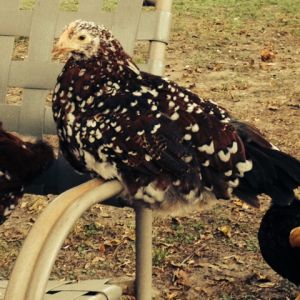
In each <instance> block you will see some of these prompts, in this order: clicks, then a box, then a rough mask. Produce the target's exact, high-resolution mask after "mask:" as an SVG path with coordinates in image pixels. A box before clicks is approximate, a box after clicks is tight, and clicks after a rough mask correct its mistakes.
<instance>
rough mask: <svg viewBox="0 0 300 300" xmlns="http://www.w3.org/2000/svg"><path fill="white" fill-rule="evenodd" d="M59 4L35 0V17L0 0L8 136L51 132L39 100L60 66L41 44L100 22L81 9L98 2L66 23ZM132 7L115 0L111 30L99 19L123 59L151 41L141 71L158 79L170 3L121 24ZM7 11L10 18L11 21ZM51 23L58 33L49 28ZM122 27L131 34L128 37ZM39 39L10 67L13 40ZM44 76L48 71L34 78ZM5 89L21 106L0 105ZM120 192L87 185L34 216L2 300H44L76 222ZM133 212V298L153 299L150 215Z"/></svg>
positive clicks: (0, 78)
mask: <svg viewBox="0 0 300 300" xmlns="http://www.w3.org/2000/svg"><path fill="white" fill-rule="evenodd" d="M1 2H2V3H1ZM4 2H5V3H4ZM58 2H59V0H55V5H56V6H55V5H54V3H53V0H40V1H39V2H38V4H36V8H35V12H31V11H24V12H17V13H16V12H15V8H16V5H17V4H18V3H19V0H10V1H9V2H8V3H7V1H6V0H0V7H1V4H2V5H4V7H5V9H4V11H0V18H2V21H3V24H7V26H0V45H1V47H0V54H1V55H0V70H3V71H2V72H1V73H0V114H1V115H2V116H3V113H5V115H4V118H3V120H2V121H3V122H4V124H6V127H8V129H10V130H13V131H17V132H20V133H25V134H31V135H35V136H38V137H41V136H42V135H43V134H53V133H55V132H56V131H55V126H54V123H53V120H52V112H51V109H50V108H49V107H45V105H44V102H43V103H41V99H45V96H46V94H47V93H48V90H49V89H51V88H52V87H53V86H54V81H55V78H56V76H57V74H58V73H59V70H60V69H61V65H60V64H54V63H53V62H51V61H49V59H48V60H45V53H46V54H47V53H48V54H49V57H50V52H51V48H52V47H51V42H50V40H48V39H51V41H53V36H55V37H57V36H58V32H59V31H58V30H59V28H61V27H62V24H63V23H69V21H71V20H74V19H77V18H85V19H89V20H94V21H97V20H98V17H99V16H98V15H97V16H96V15H95V14H94V15H93V14H92V15H91V14H90V11H89V9H88V7H89V5H91V6H94V7H96V6H98V4H99V3H102V2H103V0H86V3H87V2H88V3H89V5H87V6H84V5H83V3H82V2H83V1H81V2H80V6H79V11H78V12H76V13H72V16H71V14H68V13H67V12H59V13H58V11H57V5H58ZM136 5H140V6H141V5H142V0H121V1H119V4H118V10H117V11H116V13H115V14H114V17H113V18H114V19H113V20H114V22H115V23H113V22H112V19H111V17H109V16H108V15H107V14H106V13H105V14H104V13H103V14H102V17H103V20H106V22H108V23H109V22H112V23H110V25H112V30H113V32H114V34H115V36H116V37H117V38H119V39H120V40H121V42H122V43H123V44H124V45H125V49H126V50H127V52H129V53H132V51H133V41H134V40H135V39H136V37H137V39H140V40H150V48H149V60H148V63H147V65H143V66H141V68H142V69H143V70H146V71H148V72H150V73H153V74H156V75H162V73H163V69H164V55H165V49H166V45H167V42H168V36H169V30H170V21H171V6H172V0H157V1H156V9H155V12H149V18H143V14H146V12H144V13H142V15H141V17H140V18H138V20H136V19H135V18H131V19H130V21H129V23H128V18H126V17H125V16H123V11H124V8H125V7H126V8H127V9H128V7H129V8H131V9H133V11H137V10H136V7H135V6H136ZM12 11H14V14H15V15H14V17H12V16H11V15H10V13H11V12H12ZM53 20H55V21H56V23H57V26H53V24H52V23H51V22H53ZM12 21H14V22H12ZM154 21H155V22H154ZM40 22H43V24H44V27H43V30H40V29H39V28H38V24H39V23H40ZM137 22H139V24H140V25H141V26H140V27H138V28H139V29H138V30H137V32H136V31H135V30H134V28H137ZM45 23H46V25H45ZM104 23H105V22H104ZM151 23H155V24H156V26H154V28H151ZM30 24H31V25H30ZM114 24H117V25H118V26H114ZM109 27H110V26H109ZM128 27H129V29H131V30H128ZM148 27H149V28H148ZM160 29H163V30H160ZM128 32H129V34H128ZM41 34H43V35H44V36H45V35H46V39H47V43H43V44H42V45H39V47H38V45H36V44H34V43H33V42H31V43H30V44H29V52H28V59H27V60H26V61H24V62H11V61H10V59H11V53H12V50H13V43H14V36H16V35H25V36H30V39H32V40H33V41H37V40H38V39H39V38H40V37H41ZM149 35H150V36H151V38H150V39H149ZM41 48H42V49H41ZM33 58H34V59H33ZM43 69H46V70H47V72H45V74H43V75H45V76H43V77H41V76H40V74H41V70H43ZM26 74H29V75H28V76H26ZM7 86H18V87H22V88H24V93H23V103H22V105H17V106H14V105H11V104H7V103H6V102H5V94H6V88H7ZM28 116H30V117H33V118H32V120H31V118H29V119H28ZM122 189H123V187H122V185H121V184H120V182H118V181H115V180H114V181H110V182H104V183H103V182H102V181H101V180H98V179H94V180H90V181H88V182H85V183H82V184H81V185H79V186H76V187H73V188H71V189H69V190H67V191H65V192H64V193H62V194H61V195H60V196H58V197H57V198H56V199H55V200H54V201H52V202H51V203H50V204H49V206H48V207H47V208H46V209H45V210H44V212H43V213H42V214H41V215H40V216H39V218H38V219H37V221H36V223H35V224H34V226H33V227H32V229H31V231H30V233H29V235H28V236H27V238H26V240H25V242H24V244H23V247H22V250H21V252H20V254H19V256H18V258H17V261H16V263H15V266H14V269H13V272H12V274H11V278H10V280H9V283H8V287H7V290H6V294H5V300H15V299H18V300H28V299H30V300H40V299H43V295H44V293H45V289H46V286H47V281H48V278H49V275H50V272H51V269H52V267H53V264H54V261H55V258H56V256H57V253H58V251H59V249H60V248H61V245H62V244H63V242H64V240H65V238H66V236H67V235H68V233H69V232H70V231H71V229H72V227H73V226H74V224H75V222H76V221H77V219H78V218H79V217H80V216H81V215H82V214H83V213H84V212H85V211H86V210H87V209H89V208H90V207H91V206H92V205H93V204H95V203H101V202H103V201H106V200H108V199H111V198H113V197H116V196H117V195H118V194H119V193H120V192H121V191H122ZM135 212H136V299H137V300H149V299H152V211H151V210H150V209H148V208H146V207H144V206H142V205H138V206H136V207H135ZM25 265H26V268H24V266H25Z"/></svg>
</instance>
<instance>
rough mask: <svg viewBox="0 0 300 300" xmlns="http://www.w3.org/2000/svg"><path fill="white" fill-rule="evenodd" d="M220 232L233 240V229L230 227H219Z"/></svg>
mask: <svg viewBox="0 0 300 300" xmlns="http://www.w3.org/2000/svg"><path fill="white" fill-rule="evenodd" d="M218 230H219V231H220V232H222V233H223V234H224V235H225V236H226V237H228V238H231V227H230V226H228V225H224V226H221V227H218Z"/></svg>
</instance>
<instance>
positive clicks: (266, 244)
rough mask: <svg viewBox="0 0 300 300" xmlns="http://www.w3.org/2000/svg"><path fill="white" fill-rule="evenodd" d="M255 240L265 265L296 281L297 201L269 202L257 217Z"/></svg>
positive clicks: (299, 254) (299, 262) (299, 253)
mask: <svg viewBox="0 0 300 300" xmlns="http://www.w3.org/2000/svg"><path fill="white" fill-rule="evenodd" d="M258 240H259V246H260V250H261V254H262V256H263V258H264V259H265V261H266V262H267V263H268V264H269V266H270V267H271V268H272V269H273V270H274V271H275V272H277V273H278V274H279V275H281V276H282V277H284V278H287V279H288V280H289V281H291V282H293V283H295V284H297V285H299V284H300V270H299V266H300V201H299V200H294V201H293V202H292V203H291V205H289V206H284V207H282V206H276V205H272V206H271V207H270V208H269V209H268V211H267V212H266V214H265V215H264V217H263V219H262V221H261V224H260V228H259V232H258ZM299 299H300V297H299Z"/></svg>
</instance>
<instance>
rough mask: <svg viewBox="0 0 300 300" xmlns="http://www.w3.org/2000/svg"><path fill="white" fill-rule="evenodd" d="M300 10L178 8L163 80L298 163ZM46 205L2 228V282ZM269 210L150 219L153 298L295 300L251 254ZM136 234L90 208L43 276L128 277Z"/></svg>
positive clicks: (224, 204) (122, 217)
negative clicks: (247, 12)
mask: <svg viewBox="0 0 300 300" xmlns="http://www.w3.org/2000/svg"><path fill="white" fill-rule="evenodd" d="M177 2H178V3H179V2H180V1H177ZM221 2H222V1H221ZM262 2H263V1H262ZM266 2H268V3H269V2H272V1H266ZM273 2H274V3H276V2H277V1H273ZM279 2H280V1H279ZM295 2H296V1H295ZM299 5H300V4H299ZM298 12H299V11H295V12H294V11H288V10H284V9H282V8H281V7H280V6H279V5H265V6H262V7H259V8H258V11H256V14H254V15H253V16H250V17H249V16H247V17H245V16H243V15H240V14H239V12H237V13H235V10H234V9H233V8H232V7H231V8H230V7H229V8H228V7H224V6H220V7H218V5H216V6H211V8H210V9H207V10H205V11H203V12H202V13H201V14H196V13H195V12H192V11H191V12H189V11H188V12H182V11H179V10H177V11H176V13H175V16H174V19H173V28H172V34H171V39H170V43H169V45H168V50H167V59H166V65H167V66H166V75H167V76H168V77H170V78H171V79H173V80H176V81H178V82H179V83H181V84H182V85H184V86H186V87H189V88H190V89H191V90H193V91H194V92H196V93H199V94H200V95H201V96H202V97H206V98H210V99H213V100H214V101H216V102H217V103H219V104H221V105H222V106H223V107H225V108H226V109H227V110H229V111H230V112H231V113H232V115H234V116H235V117H237V118H239V119H241V120H244V121H247V122H250V123H252V124H254V125H255V126H257V127H258V128H259V129H260V130H261V131H262V132H263V133H264V134H265V135H266V136H267V137H268V138H269V139H270V140H271V141H272V142H273V143H274V144H275V145H277V146H278V147H279V148H281V149H282V150H284V151H286V152H287V153H289V154H291V155H293V156H295V157H297V158H298V159H300V139H299V137H300V125H299V124H300V81H299V74H300V52H299V51H300V50H299V49H300V32H299V28H300V26H299V25H300V14H299V13H298ZM52 198H53V197H52V196H49V197H32V196H30V195H26V196H25V197H24V199H23V201H22V202H21V204H20V206H19V207H18V209H17V210H16V211H15V212H14V213H13V215H12V216H11V218H10V219H9V220H8V221H7V222H6V223H5V224H4V225H2V226H1V227H0V279H7V278H9V274H10V272H11V270H12V266H13V262H14V261H15V259H16V257H17V255H18V252H19V250H20V247H21V245H22V242H23V240H24V238H25V236H26V234H27V232H28V230H29V229H30V227H31V226H32V224H33V223H34V221H35V219H36V218H37V216H38V214H39V213H40V212H41V210H42V209H43V208H44V207H45V206H46V205H47V203H48V202H49V201H50V200H51V199H52ZM268 205H269V201H268V199H266V198H264V197H262V202H261V208H260V209H254V208H251V207H249V206H247V205H245V204H243V203H241V202H240V201H239V200H238V199H233V200H232V201H220V202H219V203H218V204H217V205H216V206H214V207H213V208H212V209H210V210H207V211H202V212H193V213H191V214H189V215H187V216H184V217H176V218H170V217H169V218H166V219H160V218H155V221H154V230H153V238H154V241H153V246H154V251H153V265H154V267H153V280H154V286H155V287H156V289H157V290H158V291H159V295H158V296H156V297H155V299H157V300H160V299H167V300H171V299H176V300H185V299H186V300H196V299H203V300H206V299H208V300H209V299H211V300H218V299H219V300H221V299H222V300H242V299H243V300H246V299H247V300H250V299H256V300H259V299H261V300H267V299H270V300H271V299H272V300H275V299H277V300H283V299H286V300H288V299H294V298H295V296H296V294H297V291H298V289H297V288H296V287H295V286H294V285H293V284H290V283H289V282H288V281H287V280H284V279H282V278H280V277H279V276H278V275H276V274H275V273H274V272H273V271H272V270H271V269H270V268H269V267H268V266H267V265H266V263H265V262H264V261H263V259H262V257H261V255H260V252H259V247H258V242H257V237H256V235H257V230H258V227H259V223H260V220H261V217H262V216H263V214H264V212H265V210H266V209H267V207H268ZM134 227H135V224H134V214H133V212H132V210H130V209H115V208H111V207H102V206H100V205H95V206H94V207H93V208H92V209H90V210H89V211H88V212H86V213H85V214H84V215H83V217H82V218H81V219H80V220H79V221H78V222H77V224H76V226H75V228H74V230H73V232H72V233H71V234H70V235H69V236H68V238H67V239H66V241H65V243H64V246H63V248H62V250H61V251H60V253H59V256H58V258H57V261H56V264H55V267H54V269H53V272H52V274H51V278H53V279H57V278H60V279H92V278H99V277H103V276H105V277H120V276H129V277H134V245H135V244H134V239H135V237H134ZM124 299H134V298H133V297H130V296H128V297H124Z"/></svg>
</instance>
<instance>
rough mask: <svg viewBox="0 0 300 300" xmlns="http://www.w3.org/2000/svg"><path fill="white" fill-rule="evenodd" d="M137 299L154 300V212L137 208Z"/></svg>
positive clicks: (142, 207)
mask: <svg viewBox="0 0 300 300" xmlns="http://www.w3.org/2000/svg"><path fill="white" fill-rule="evenodd" d="M135 211H136V299H137V300H151V299H152V210H151V209H149V208H146V207H144V206H142V205H139V206H137V207H136V210H135Z"/></svg>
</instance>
